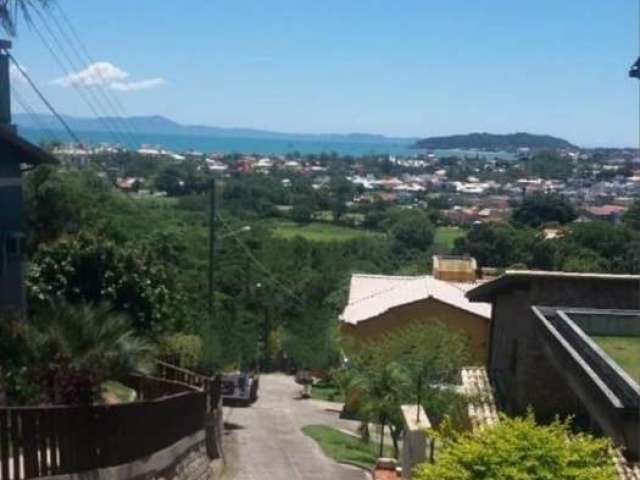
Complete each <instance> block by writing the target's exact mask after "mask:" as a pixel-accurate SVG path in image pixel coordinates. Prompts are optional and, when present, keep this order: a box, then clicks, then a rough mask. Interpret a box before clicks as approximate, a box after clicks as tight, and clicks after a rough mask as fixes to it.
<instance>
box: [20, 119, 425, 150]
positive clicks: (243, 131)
mask: <svg viewBox="0 0 640 480" xmlns="http://www.w3.org/2000/svg"><path fill="white" fill-rule="evenodd" d="M62 118H63V119H64V121H65V122H66V123H67V124H68V125H69V127H70V128H71V129H72V130H74V131H78V132H87V131H91V132H108V131H109V130H110V129H109V128H107V127H106V126H105V124H106V125H110V126H112V125H117V126H119V129H122V128H121V126H122V125H126V127H127V130H129V131H131V132H133V134H136V133H139V134H163V135H181V136H194V137H226V138H241V137H250V138H257V139H281V140H312V141H324V140H326V141H339V140H345V141H349V142H363V143H369V142H377V143H385V142H389V143H406V144H407V145H411V144H413V143H415V142H416V141H417V140H418V138H416V137H388V136H385V135H379V134H370V133H358V132H354V133H345V134H340V133H290V132H279V131H272V130H262V129H253V128H242V127H215V126H207V125H184V124H181V123H179V122H176V121H174V120H172V119H170V118H167V117H164V116H161V115H149V116H130V117H100V118H88V117H74V116H70V115H62ZM13 121H14V123H15V124H16V125H17V126H18V127H22V128H32V129H42V128H43V127H45V128H47V129H50V130H60V129H61V125H60V123H59V121H58V120H57V119H56V118H55V117H54V116H53V115H48V114H34V115H29V114H26V113H16V114H14V116H13Z"/></svg>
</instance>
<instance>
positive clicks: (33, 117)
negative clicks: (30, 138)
mask: <svg viewBox="0 0 640 480" xmlns="http://www.w3.org/2000/svg"><path fill="white" fill-rule="evenodd" d="M11 93H12V95H13V98H14V100H15V101H16V102H17V103H18V105H20V107H21V108H22V110H24V111H25V113H26V114H27V115H28V116H29V118H30V119H31V121H32V122H33V123H34V124H36V125H37V126H38V129H39V130H41V131H43V132H45V133H46V134H47V136H48V137H49V138H51V139H55V138H56V135H55V134H54V133H53V131H52V130H51V129H49V127H48V126H47V125H46V124H45V123H44V122H43V121H42V119H41V118H40V117H38V115H37V113H36V112H35V111H34V110H33V108H31V105H29V102H27V101H26V100H25V99H24V97H23V96H22V95H21V94H20V92H19V91H18V90H17V89H16V88H15V87H14V86H13V85H12V86H11Z"/></svg>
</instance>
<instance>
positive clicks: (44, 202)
mask: <svg viewBox="0 0 640 480" xmlns="http://www.w3.org/2000/svg"><path fill="white" fill-rule="evenodd" d="M110 200H111V193H110V192H109V190H108V186H107V185H106V184H105V183H104V181H103V180H102V179H100V178H98V177H97V175H95V173H94V172H93V171H90V170H87V171H82V172H74V171H60V170H58V169H57V168H56V167H55V166H50V165H42V166H40V167H38V168H36V169H35V170H34V171H32V172H30V173H29V174H28V175H26V177H25V203H26V215H27V223H28V226H29V229H28V230H29V246H30V248H31V249H32V250H33V249H35V248H36V247H37V246H38V245H40V244H41V243H46V242H51V241H53V240H56V239H57V238H59V237H60V236H61V235H64V234H72V233H77V232H79V231H80V230H81V229H86V228H87V227H89V226H91V225H92V224H93V222H94V220H95V218H96V215H97V213H98V211H97V208H98V206H99V205H105V204H106V203H108V202H109V201H110Z"/></svg>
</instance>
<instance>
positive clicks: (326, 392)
mask: <svg viewBox="0 0 640 480" xmlns="http://www.w3.org/2000/svg"><path fill="white" fill-rule="evenodd" d="M311 398H315V399H316V400H326V401H328V402H344V397H343V396H342V392H340V390H339V389H338V388H337V387H334V386H333V385H325V384H322V383H319V384H317V385H314V386H313V388H311Z"/></svg>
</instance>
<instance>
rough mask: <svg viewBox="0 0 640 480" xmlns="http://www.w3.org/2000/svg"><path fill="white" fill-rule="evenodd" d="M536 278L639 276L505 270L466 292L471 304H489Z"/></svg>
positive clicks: (637, 278)
mask: <svg viewBox="0 0 640 480" xmlns="http://www.w3.org/2000/svg"><path fill="white" fill-rule="evenodd" d="M537 278H543V279H544V278H549V279H554V278H566V279H573V280H577V281H580V280H604V281H616V282H620V281H629V282H639V283H640V275H614V274H608V273H579V272H549V271H545V270H507V271H506V272H505V273H504V274H503V275H500V276H499V277H498V278H496V279H494V280H491V281H489V282H486V283H482V284H480V285H479V286H477V287H476V288H473V289H471V290H469V291H468V292H467V298H468V299H469V300H470V301H471V302H491V301H492V299H493V297H494V295H495V294H496V293H497V292H499V291H503V290H504V289H506V288H510V287H512V286H514V285H524V284H528V283H529V282H530V281H531V280H533V279H537Z"/></svg>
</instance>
